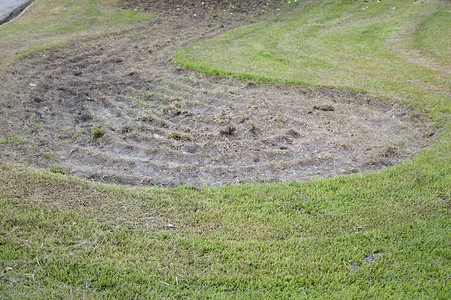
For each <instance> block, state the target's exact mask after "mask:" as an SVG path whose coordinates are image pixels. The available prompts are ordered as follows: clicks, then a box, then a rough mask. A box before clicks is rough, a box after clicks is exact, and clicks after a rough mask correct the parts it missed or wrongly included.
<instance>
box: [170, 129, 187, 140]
mask: <svg viewBox="0 0 451 300" xmlns="http://www.w3.org/2000/svg"><path fill="white" fill-rule="evenodd" d="M168 138H170V139H173V140H177V141H189V140H191V137H190V136H189V135H187V134H185V133H183V132H179V131H173V132H172V133H171V134H170V135H169V137H168Z"/></svg>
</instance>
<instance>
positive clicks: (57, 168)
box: [50, 165, 66, 174]
mask: <svg viewBox="0 0 451 300" xmlns="http://www.w3.org/2000/svg"><path fill="white" fill-rule="evenodd" d="M50 172H52V173H55V174H66V172H64V171H63V166H62V165H56V166H51V167H50Z"/></svg>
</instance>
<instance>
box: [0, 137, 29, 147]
mask: <svg viewBox="0 0 451 300" xmlns="http://www.w3.org/2000/svg"><path fill="white" fill-rule="evenodd" d="M0 144H2V145H9V146H11V147H13V148H16V149H22V148H23V147H24V145H25V144H26V141H25V140H23V139H22V138H21V137H20V136H18V135H16V134H9V135H8V136H6V137H5V138H4V139H2V140H0Z"/></svg>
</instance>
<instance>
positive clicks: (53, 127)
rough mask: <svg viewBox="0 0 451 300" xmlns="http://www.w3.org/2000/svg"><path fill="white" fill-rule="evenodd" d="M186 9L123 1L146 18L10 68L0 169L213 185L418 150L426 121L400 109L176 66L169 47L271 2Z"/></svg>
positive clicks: (285, 176) (380, 160)
mask: <svg viewBox="0 0 451 300" xmlns="http://www.w3.org/2000/svg"><path fill="white" fill-rule="evenodd" d="M176 2H177V3H176ZM248 2H249V1H248ZM200 3H201V2H200V1H189V0H186V1H162V0H154V1H146V2H141V1H124V2H123V4H122V5H123V7H124V8H138V9H140V10H149V11H151V12H153V13H156V14H158V18H156V19H155V20H153V21H148V22H144V23H141V24H140V25H137V26H136V27H134V28H133V29H132V30H130V29H127V30H124V31H122V32H120V33H114V34H107V35H100V36H96V37H92V38H89V39H83V40H76V41H73V42H72V43H71V44H70V45H69V47H64V48H57V49H53V50H49V51H46V52H43V53H40V54H36V55H33V56H29V57H26V58H24V59H22V60H21V61H19V62H18V63H16V64H15V65H14V66H13V67H12V68H11V69H10V70H9V71H7V72H6V73H5V75H4V77H3V78H2V80H1V81H0V95H1V98H0V120H1V124H2V126H1V128H0V140H3V142H2V144H0V155H1V158H0V163H11V162H13V163H23V164H30V165H33V166H38V167H44V168H52V167H53V168H52V169H53V171H55V172H64V173H67V174H70V175H76V176H80V177H83V178H89V179H94V180H100V181H105V182H117V183H123V184H133V185H135V184H146V185H147V184H148V185H158V186H177V185H181V184H183V185H194V186H199V185H204V184H208V185H222V184H231V183H241V182H266V181H288V180H305V179H310V178H315V177H326V176H335V175H340V174H349V173H355V172H362V171H366V170H379V169H382V168H384V167H386V166H390V165H393V164H397V163H400V162H402V161H405V160H407V159H409V158H410V157H411V156H412V154H414V153H416V152H418V151H419V150H420V149H422V148H423V147H425V146H426V145H428V144H429V143H430V142H431V141H430V140H431V138H432V136H433V132H434V129H433V126H432V122H430V121H429V120H427V119H426V118H425V117H424V116H422V115H421V114H419V113H418V112H416V111H415V110H414V109H412V108H411V107H408V106H405V105H400V104H394V103H390V102H388V101H380V100H378V99H374V98H372V97H370V96H368V95H365V94H361V93H354V92H349V91H343V90H336V89H329V88H317V89H314V88H304V87H299V86H283V85H277V84H261V83H252V82H245V81H240V80H236V79H230V78H219V77H216V76H211V75H206V74H201V73H198V72H195V71H191V70H186V69H184V68H182V67H180V66H178V65H177V64H176V63H174V61H173V59H172V58H173V55H174V53H175V52H176V51H177V50H178V49H180V48H181V47H183V46H186V45H188V44H189V43H191V42H193V41H196V40H199V39H202V38H209V37H213V36H215V35H218V34H220V33H222V32H224V31H225V30H228V29H230V28H233V27H236V26H240V25H243V24H247V23H250V22H256V21H258V20H260V19H261V18H263V17H264V16H265V15H267V14H268V13H269V12H271V11H272V12H274V13H277V8H279V6H280V2H274V1H272V2H271V5H269V6H267V5H265V2H263V1H258V0H255V1H254V4H253V5H251V6H246V7H242V6H239V5H231V4H229V3H228V2H224V1H221V2H220V3H219V4H217V3H216V4H215V2H213V1H205V3H204V5H201V4H200ZM247 7H249V9H247ZM231 13H232V14H231ZM96 129H100V131H99V132H98V133H99V135H102V134H101V133H102V132H104V135H103V136H101V137H94V136H93V134H92V132H93V130H96ZM55 166H61V167H55Z"/></svg>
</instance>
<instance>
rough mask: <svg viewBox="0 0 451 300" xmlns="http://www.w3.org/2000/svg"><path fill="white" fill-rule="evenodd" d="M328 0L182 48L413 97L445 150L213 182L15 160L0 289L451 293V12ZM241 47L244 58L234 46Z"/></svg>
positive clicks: (211, 64) (0, 242)
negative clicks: (389, 162) (118, 176)
mask: <svg viewBox="0 0 451 300" xmlns="http://www.w3.org/2000/svg"><path fill="white" fill-rule="evenodd" d="M74 2H77V1H74ZM292 2H293V1H292ZM330 2H332V1H328V3H330ZM325 3H326V2H317V1H314V2H313V1H312V2H307V1H299V0H298V1H297V4H296V5H294V6H292V7H291V8H290V9H288V10H287V11H286V12H284V13H283V14H281V15H280V16H279V17H276V18H273V19H272V20H270V21H268V22H267V23H264V24H259V25H254V26H251V27H247V28H244V29H238V30H235V31H232V32H231V33H228V34H226V35H224V36H221V37H219V38H217V39H215V40H212V41H202V42H199V43H197V44H195V45H192V46H190V47H188V48H187V49H184V50H182V51H181V52H180V53H179V54H177V59H178V60H179V61H180V62H181V63H184V64H185V65H189V66H191V67H195V68H198V69H201V70H204V71H209V72H213V73H218V74H221V75H233V76H238V77H243V78H248V79H257V80H267V81H287V82H290V83H297V84H300V83H302V84H306V85H327V86H338V87H346V88H352V89H358V90H364V91H367V92H369V93H371V94H373V95H376V96H380V97H382V98H393V99H397V100H399V101H404V102H408V103H412V104H413V105H415V106H417V107H418V108H419V109H423V110H424V111H425V112H426V113H427V114H428V115H429V116H430V117H432V118H434V120H435V121H436V123H437V126H438V127H439V130H440V132H441V136H440V138H439V139H438V140H437V141H436V142H435V143H434V145H432V146H431V147H430V148H428V149H427V150H425V151H423V152H421V153H419V154H418V155H417V156H416V157H415V158H414V159H413V160H412V161H410V162H408V163H406V164H404V165H401V166H395V167H390V168H389V169H387V170H385V171H383V172H378V173H370V174H356V175H352V176H343V177H337V178H332V179H322V180H314V181H308V182H292V183H272V184H245V185H234V186H226V187H221V188H213V187H205V188H203V189H201V190H198V189H194V188H190V187H179V188H175V189H159V188H151V187H139V188H132V187H124V186H117V185H104V184H99V183H91V182H87V181H83V180H80V179H74V178H70V177H68V176H64V175H61V174H53V173H49V172H43V171H41V170H35V169H25V168H23V167H17V166H3V167H1V168H0V199H1V200H0V206H1V207H0V220H1V221H0V297H2V296H3V297H11V298H20V297H24V298H52V297H60V298H67V297H73V298H81V297H87V298H100V297H107V298H108V297H110V298H132V297H133V298H135V297H136V298H146V297H147V298H171V299H172V298H177V297H179V298H185V297H191V298H259V299H266V298H277V299H279V298H334V299H335V298H345V299H348V298H359V299H362V298H363V299H367V298H376V299H381V298H403V299H412V298H415V299H416V298H432V299H448V298H450V296H451V288H450V286H451V284H450V283H451V230H450V229H451V218H450V217H451V213H450V209H451V147H450V141H451V126H450V122H449V108H450V106H449V105H450V98H449V91H448V90H447V88H448V87H449V86H448V85H447V84H446V81H447V80H448V77H447V76H448V73H446V68H449V50H448V49H449V48H446V46H443V44H444V43H447V42H448V43H449V37H448V38H444V36H443V35H444V34H446V32H448V31H447V30H449V29H448V28H449V26H447V25H446V24H447V23H449V20H450V18H449V14H448V15H447V14H446V13H447V12H448V11H449V9H450V8H449V6H447V5H448V4H447V3H446V2H438V1H437V2H436V1H426V2H425V3H423V4H419V3H416V2H413V1H412V2H409V1H381V2H380V3H377V2H374V3H373V2H368V3H365V2H363V1H362V2H360V1H338V2H337V1H335V2H334V3H330V4H325ZM394 3H396V4H394ZM37 4H39V2H38V3H37ZM401 4H402V5H403V6H404V7H403V8H401ZM376 5H380V6H376ZM420 5H421V6H420ZM367 6H368V7H371V9H373V8H374V9H375V10H376V11H377V13H374V12H370V11H369V10H370V9H369V8H368V9H366V7H367ZM395 6H396V9H393V7H395ZM363 8H365V10H362V9H363ZM397 9H399V10H397ZM381 22H382V23H381ZM313 23H314V24H316V25H312V24H313ZM323 24H326V25H327V26H326V25H324V26H326V27H324V26H323ZM382 25H383V26H382ZM312 26H313V28H311V27H312ZM366 26H369V27H370V28H372V29H371V30H369V29H368V28H366ZM365 28H366V29H365ZM368 30H369V31H368ZM0 32H1V30H0ZM293 32H295V33H293ZM308 32H311V37H310V40H308V42H307V41H304V39H306V38H307V37H306V36H305V35H306V34H308ZM363 32H368V34H364V33H363ZM329 33H330V34H329ZM332 33H333V34H332ZM298 35H300V36H301V37H300V38H297V37H298ZM295 37H296V38H297V39H296V38H295ZM399 37H402V38H401V39H399ZM407 41H408V42H407ZM271 43H273V44H271ZM274 45H275V46H277V48H275V49H274V50H272V49H273V46H274ZM340 45H341V46H340ZM434 45H437V46H434ZM345 46H346V47H345ZM309 47H310V48H311V50H308V51H307V50H305V49H308V48H309ZM237 49H241V50H240V51H242V53H243V54H242V55H232V54H233V53H236V51H238V50H237ZM258 49H260V50H258ZM315 49H316V50H315ZM337 49H338V50H339V51H337ZM377 49H379V50H377ZM258 51H262V52H261V53H263V54H264V55H260V54H258V53H259V52H258ZM271 51H272V52H271ZM284 51H285V52H284ZM367 51H369V52H367ZM287 52H290V53H293V55H292V56H289V55H288V54H287ZM226 53H229V54H228V56H227V57H223V56H224V55H225V54H226ZM246 53H250V54H249V55H251V57H247V56H246ZM299 53H302V55H301V54H299ZM369 53H371V54H372V57H373V58H372V60H370V59H369V58H370V56H369ZM414 54H416V55H418V56H411V57H410V56H409V55H414ZM252 55H253V56H254V58H252ZM221 57H222V58H221ZM302 57H305V59H304V58H302ZM346 57H348V58H349V59H345V58H346ZM280 59H285V60H286V62H285V63H284V64H281V63H282V61H279V60H280ZM320 59H321V60H320ZM367 59H368V61H367ZM226 60H228V62H229V63H225V61H226ZM365 61H367V62H366V63H365ZM249 64H252V66H251V67H250V65H249ZM329 65H333V67H332V68H330V66H329ZM252 67H256V69H252ZM372 68H375V69H374V70H373V69H372ZM265 70H266V71H265ZM330 72H332V73H333V72H335V73H334V74H335V75H337V76H338V75H340V76H339V77H337V76H335V75H333V74H329V73H330ZM332 75H333V76H332ZM412 80H413V81H414V82H416V84H413V83H412V82H411V81H412ZM378 86H379V87H380V88H379V89H378V88H377V87H378ZM0 146H5V147H6V146H10V145H9V144H4V145H0Z"/></svg>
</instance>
